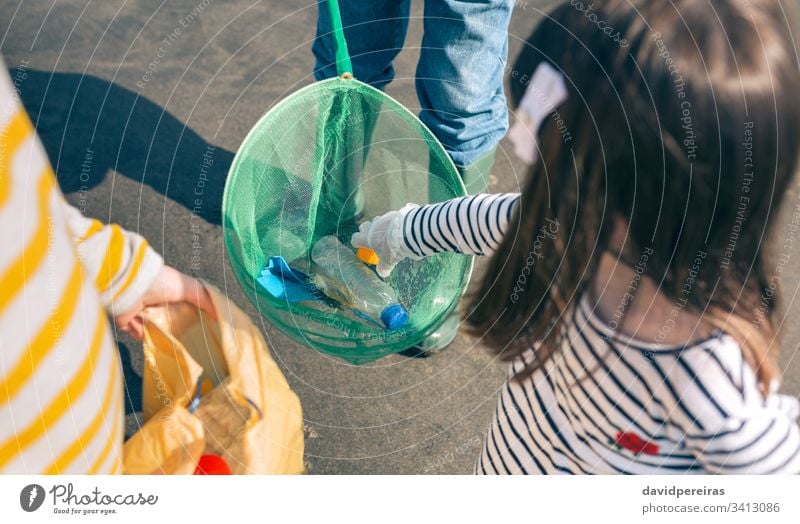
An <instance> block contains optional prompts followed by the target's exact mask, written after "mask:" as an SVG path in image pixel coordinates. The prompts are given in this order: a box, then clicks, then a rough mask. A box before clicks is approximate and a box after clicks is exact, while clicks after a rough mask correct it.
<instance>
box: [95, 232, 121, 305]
mask: <svg viewBox="0 0 800 524" xmlns="http://www.w3.org/2000/svg"><path fill="white" fill-rule="evenodd" d="M109 230H110V231H109V237H110V239H109V241H108V248H107V249H106V254H105V256H104V257H103V261H102V262H101V263H100V270H99V271H98V273H97V277H96V278H95V286H96V287H97V290H98V291H99V292H101V293H102V292H103V291H105V290H106V289H108V287H109V286H110V285H111V282H112V281H113V280H114V277H116V276H117V273H118V272H119V268H120V267H121V266H122V257H123V255H124V254H125V235H124V233H123V232H122V228H121V227H119V226H118V225H116V224H114V225H111V226H109Z"/></svg>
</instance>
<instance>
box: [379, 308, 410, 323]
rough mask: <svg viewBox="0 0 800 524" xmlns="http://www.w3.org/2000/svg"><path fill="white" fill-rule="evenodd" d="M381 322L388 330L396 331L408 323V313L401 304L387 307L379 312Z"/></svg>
mask: <svg viewBox="0 0 800 524" xmlns="http://www.w3.org/2000/svg"><path fill="white" fill-rule="evenodd" d="M381 322H383V325H384V326H386V327H387V328H389V329H398V328H401V327H403V326H405V325H406V322H408V311H406V308H404V307H403V306H402V305H401V304H392V305H391V306H387V307H386V308H385V309H384V310H383V311H382V312H381Z"/></svg>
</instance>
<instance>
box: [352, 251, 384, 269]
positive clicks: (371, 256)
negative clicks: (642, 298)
mask: <svg viewBox="0 0 800 524" xmlns="http://www.w3.org/2000/svg"><path fill="white" fill-rule="evenodd" d="M356 256H357V257H358V259H359V260H360V261H362V262H364V263H365V264H369V265H370V266H375V265H377V264H378V262H380V261H381V259H380V258H378V254H377V253H375V252H374V251H373V250H371V249H370V248H368V247H360V248H358V249H357V250H356Z"/></svg>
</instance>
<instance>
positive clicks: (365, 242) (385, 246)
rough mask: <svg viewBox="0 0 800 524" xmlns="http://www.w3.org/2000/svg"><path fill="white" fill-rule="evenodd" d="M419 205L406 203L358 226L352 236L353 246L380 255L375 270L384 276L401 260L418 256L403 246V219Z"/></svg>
mask: <svg viewBox="0 0 800 524" xmlns="http://www.w3.org/2000/svg"><path fill="white" fill-rule="evenodd" d="M417 207H419V206H418V205H417V204H406V206H405V207H404V208H403V209H401V210H399V211H390V212H388V213H386V214H385V215H381V216H379V217H376V218H374V219H373V220H371V221H369V222H364V223H363V224H361V226H360V227H359V228H358V233H354V234H353V236H352V238H350V243H351V244H353V247H355V248H359V247H366V248H369V249H371V250H373V251H374V252H375V254H377V255H378V258H380V262H378V265H377V266H376V267H375V270H376V271H377V272H378V275H380V276H381V277H383V278H386V277H388V276H389V274H391V272H392V270H393V269H394V266H396V265H397V263H398V262H400V261H401V260H403V259H405V258H418V257H415V256H413V255H412V254H410V253H408V251H407V250H406V249H404V247H403V219H404V218H405V216H406V214H407V213H408V212H409V211H411V210H412V209H415V208H417Z"/></svg>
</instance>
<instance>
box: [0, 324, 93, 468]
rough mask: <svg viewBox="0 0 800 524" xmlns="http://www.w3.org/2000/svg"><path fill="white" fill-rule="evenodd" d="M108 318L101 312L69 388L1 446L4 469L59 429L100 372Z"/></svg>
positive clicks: (0, 453) (0, 464) (1, 462)
mask: <svg viewBox="0 0 800 524" xmlns="http://www.w3.org/2000/svg"><path fill="white" fill-rule="evenodd" d="M106 322H107V321H106V316H105V315H104V314H103V313H102V312H99V313H98V315H97V326H96V327H95V330H94V335H93V336H92V342H91V346H90V350H89V354H88V355H86V358H85V359H84V360H83V362H81V365H80V367H79V368H78V371H77V372H76V373H75V375H74V376H73V377H72V379H71V380H70V382H69V384H67V386H66V387H65V388H64V389H62V390H61V391H60V392H59V393H58V394H57V395H56V396H55V398H54V399H53V401H52V402H50V404H48V405H47V407H46V408H44V409H43V410H42V411H41V413H40V414H39V417H38V418H37V419H35V420H34V421H33V422H32V423H31V424H29V425H28V426H27V427H26V428H24V429H21V430H19V431H17V432H16V435H14V436H13V437H11V438H9V439H7V440H6V441H5V442H3V443H2V444H0V469H2V468H3V467H5V465H6V464H7V463H8V462H10V461H11V460H12V459H13V458H14V457H16V456H17V455H18V454H20V453H22V452H24V451H25V449H26V448H28V447H29V446H30V445H31V444H33V443H34V442H36V441H37V440H38V439H40V438H41V437H42V436H43V435H44V434H45V433H47V431H48V430H49V429H50V427H51V426H53V425H55V424H56V423H57V422H58V421H59V419H60V418H61V417H62V416H64V414H65V413H66V412H67V411H68V410H69V409H70V408H71V405H72V402H74V401H76V400H77V399H78V398H79V397H80V396H81V394H83V392H84V390H85V389H86V386H87V385H88V383H89V380H90V379H91V378H92V375H93V374H94V372H95V369H96V368H97V360H98V357H99V356H100V355H101V353H102V352H101V350H102V347H103V340H104V335H105V334H106V329H107V326H106Z"/></svg>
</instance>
